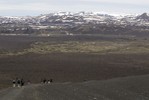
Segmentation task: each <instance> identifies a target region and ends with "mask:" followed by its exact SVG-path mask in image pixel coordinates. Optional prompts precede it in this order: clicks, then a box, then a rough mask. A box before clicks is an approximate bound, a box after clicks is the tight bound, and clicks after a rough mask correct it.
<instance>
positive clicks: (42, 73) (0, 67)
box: [0, 36, 149, 88]
mask: <svg viewBox="0 0 149 100" xmlns="http://www.w3.org/2000/svg"><path fill="white" fill-rule="evenodd" d="M104 39H105V40H107V41H114V40H115V39H116V37H111V38H109V37H106V38H105V37H97V36H93V37H90V36H86V37H80V36H77V37H70V36H68V37H65V36H62V37H33V36H31V37H30V36H29V37H26V36H25V37H24V36H23V37H22V36H17V37H16V36H13V37H12V36H11V37H10V36H0V48H2V49H5V50H11V51H16V50H17V51H19V50H22V49H25V48H28V47H30V44H31V43H33V42H36V41H57V42H61V41H70V40H71V41H72V40H75V41H76V40H79V41H92V40H94V41H95V40H104ZM148 55H149V54H106V55H97V54H81V53H51V54H44V55H40V54H25V55H19V56H5V57H3V56H2V57H0V87H1V88H4V87H8V86H11V81H12V79H14V78H16V77H20V78H24V79H25V80H31V82H33V83H39V82H40V80H41V79H43V78H47V79H50V78H52V79H53V80H54V82H69V81H71V82H80V81H90V80H105V79H111V78H115V77H125V76H135V75H144V74H149V67H148V66H149V62H148V61H149V56H148Z"/></svg>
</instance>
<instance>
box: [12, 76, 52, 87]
mask: <svg viewBox="0 0 149 100" xmlns="http://www.w3.org/2000/svg"><path fill="white" fill-rule="evenodd" d="M52 82H53V79H50V80H47V79H45V78H44V79H42V80H41V84H50V83H52ZM30 83H31V82H30V80H28V81H27V84H28V85H29V84H30ZM12 84H13V87H23V86H24V84H25V81H24V80H23V78H21V79H20V78H16V79H14V80H13V81H12Z"/></svg>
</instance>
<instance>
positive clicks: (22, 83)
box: [20, 79, 24, 87]
mask: <svg viewBox="0 0 149 100" xmlns="http://www.w3.org/2000/svg"><path fill="white" fill-rule="evenodd" d="M20 85H21V87H22V86H24V80H23V79H21V81H20Z"/></svg>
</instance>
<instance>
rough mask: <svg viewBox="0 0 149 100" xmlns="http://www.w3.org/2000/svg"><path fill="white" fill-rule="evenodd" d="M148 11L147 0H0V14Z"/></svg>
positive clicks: (148, 4)
mask: <svg viewBox="0 0 149 100" xmlns="http://www.w3.org/2000/svg"><path fill="white" fill-rule="evenodd" d="M61 11H62V12H64V11H67V12H79V11H86V12H101V13H110V14H141V13H144V12H147V13H148V12H149V0H0V16H37V15H40V14H48V13H52V12H61Z"/></svg>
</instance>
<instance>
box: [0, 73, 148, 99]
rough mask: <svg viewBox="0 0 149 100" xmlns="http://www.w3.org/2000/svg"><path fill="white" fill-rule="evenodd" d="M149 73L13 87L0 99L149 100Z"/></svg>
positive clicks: (0, 94) (2, 93)
mask: <svg viewBox="0 0 149 100" xmlns="http://www.w3.org/2000/svg"><path fill="white" fill-rule="evenodd" d="M148 84H149V75H145V76H134V77H126V78H117V79H111V80H106V81H89V82H83V83H69V82H68V83H52V84H49V85H41V84H36V85H34V84H33V85H28V86H25V87H23V88H9V89H6V90H2V91H1V92H0V100H148V99H149V86H148Z"/></svg>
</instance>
